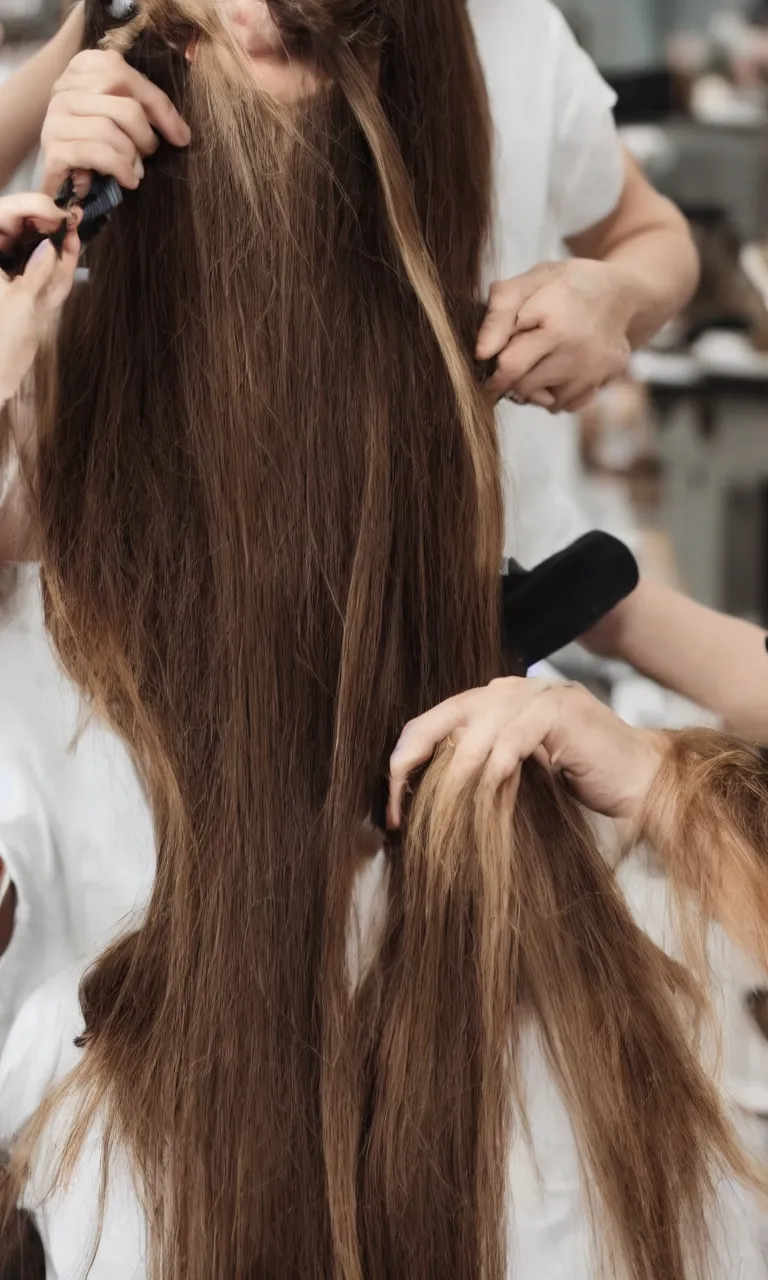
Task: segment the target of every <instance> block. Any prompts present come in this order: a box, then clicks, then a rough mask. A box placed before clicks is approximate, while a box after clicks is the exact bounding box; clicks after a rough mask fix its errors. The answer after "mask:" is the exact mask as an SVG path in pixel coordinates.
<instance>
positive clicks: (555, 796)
mask: <svg viewBox="0 0 768 1280" xmlns="http://www.w3.org/2000/svg"><path fill="white" fill-rule="evenodd" d="M270 10H271V12H272V14H273V16H274V17H275V19H276V21H277V23H278V25H279V26H280V28H281V30H282V31H283V33H284V36H285V39H286V43H287V47H288V48H295V49H300V50H301V51H302V55H303V56H306V55H307V54H308V53H309V54H311V56H313V57H314V58H316V60H317V63H318V65H319V67H320V69H321V71H322V72H323V73H324V74H325V77H326V79H327V86H326V87H325V88H324V89H322V90H321V91H320V92H319V93H318V94H317V95H316V96H315V97H314V98H311V99H309V98H308V99H306V100H305V101H302V102H301V103H299V104H298V105H296V106H294V107H292V108H285V107H280V106H278V105H277V104H276V103H274V102H271V101H269V100H266V99H265V98H264V96H263V94H260V93H259V92H258V90H257V89H256V88H255V86H254V85H253V83H252V82H251V81H250V80H249V78H248V75H247V73H246V70H245V68H244V67H242V66H241V64H240V62H239V61H238V54H237V51H236V50H235V49H234V48H232V47H230V46H229V43H228V38H227V36H226V32H225V31H224V29H223V26H222V24H221V23H220V21H219V19H218V17H217V11H216V8H215V7H214V6H212V5H211V6H209V5H207V4H204V3H202V2H201V0H194V3H193V2H191V0H179V2H174V0H149V2H148V3H146V4H145V5H143V6H142V8H141V11H140V14H139V16H138V18H136V19H135V20H133V22H132V25H131V26H130V28H129V29H128V28H127V29H126V31H127V34H126V31H123V32H122V33H120V32H118V33H116V34H109V35H107V41H108V42H110V41H111V42H112V43H115V44H116V45H118V46H123V47H125V48H126V49H127V50H129V57H130V59H131V61H132V62H133V63H134V65H136V66H137V67H138V68H139V69H140V70H142V71H144V72H146V74H148V75H149V76H151V78H152V79H153V80H155V81H156V82H157V83H158V84H160V85H161V87H163V88H164V89H165V90H166V91H167V92H168V93H169V94H170V95H171V97H172V98H173V100H174V101H175V102H176V103H177V105H178V106H179V108H180V110H181V112H182V114H183V115H184V117H185V118H186V119H187V120H188V122H189V124H190V126H191V129H192V137H193V141H192V144H191V146H190V147H189V148H188V149H187V150H185V151H183V152H179V153H174V152H171V151H170V150H169V149H167V148H163V149H161V151H160V152H159V153H158V155H157V156H156V157H155V158H154V160H153V161H152V163H151V164H149V165H148V166H147V174H146V178H145V181H144V182H143V183H142V187H141V190H140V191H139V192H138V193H136V194H130V193H129V194H127V196H126V200H125V204H124V206H123V207H122V208H121V209H120V210H119V211H118V212H117V213H116V214H115V216H114V218H113V221H112V223H111V224H110V226H109V227H108V228H107V229H106V230H105V231H103V232H102V233H101V235H100V237H99V238H98V240H97V241H96V243H95V245H94V246H93V249H92V253H91V261H90V266H91V283H90V285H89V288H88V290H87V291H85V292H82V293H80V294H79V295H78V296H75V297H73V299H72V300H71V301H70V303H69V304H68V306H67V308H66V310H65V313H64V315H63V318H62V322H61V327H60V337H59V342H58V350H57V353H56V359H57V363H56V366H55V369H54V368H52V367H50V366H49V368H48V370H47V373H48V376H49V384H48V385H49V386H50V387H52V392H51V395H50V396H49V403H48V404H47V405H46V406H45V407H44V409H43V426H42V438H41V442H40V456H39V462H38V468H37V474H36V476H35V479H34V483H35V493H36V500H37V506H38V509H39V514H40V535H41V545H42V548H43V571H44V581H45V589H46V602H47V614H48V623H49V627H50V629H51V632H52V635H53V637H54V640H55V642H56V645H57V647H58V650H59V653H60V654H61V656H62V658H63V660H64V662H65V664H66V665H67V667H68V669H69V671H70V673H71V674H72V676H73V677H74V679H75V680H76V681H77V682H78V683H79V684H80V685H81V687H82V688H83V689H84V690H85V691H86V693H87V694H88V696H89V697H90V698H91V699H92V700H93V702H94V703H95V705H96V706H98V707H99V708H100V709H101V710H102V711H103V712H104V713H105V714H106V715H107V716H108V717H109V719H110V721H111V723H112V724H113V725H114V726H115V728H116V729H117V731H118V732H119V733H120V734H121V735H122V736H123V737H124V739H125V740H126V742H127V743H128V745H129V746H130V748H131V749H132V751H133V752H134V754H135V757H136V759H137V761H138V762H139V765H140V768H141V770H142V773H143V776H144V778H145V780H146V784H147V789H148V793H149V796H150V799H151V803H152V808H153V814H154V821H155V830H156V837H157V849H158V864H157V879H156V884H155V887H154V892H153V895H152V899H151V902H150V906H149V910H148V913H147V917H146V920H145V921H144V923H143V925H142V927H141V928H140V929H139V930H138V931H137V932H136V933H135V934H133V935H131V936H130V937H127V938H125V939H123V940H121V941H120V942H118V943H117V944H116V945H115V946H113V947H112V948H111V949H110V950H109V951H108V952H107V953H106V954H105V955H104V956H102V957H101V959H100V960H99V961H98V962H97V963H96V965H95V966H94V967H93V969H92V970H91V972H90V973H89V974H88V976H87V978H86V980H85V982H84V984H83V988H82V992H81V998H82V1004H83V1010H84V1014H85V1020H86V1028H87V1030H86V1036H85V1052H84V1055H83V1060H82V1064H81V1066H80V1067H79V1068H78V1071H77V1072H76V1074H75V1077H74V1078H73V1079H72V1080H70V1081H68V1082H67V1083H66V1085H65V1088H64V1092H63V1095H61V1096H59V1097H58V1098H56V1099H54V1101H53V1102H51V1103H50V1104H49V1106H48V1108H47V1109H44V1110H43V1111H42V1112H41V1113H40V1114H39V1115H38V1117H37V1118H36V1120H35V1122H33V1125H32V1127H31V1130H30V1131H29V1133H28V1135H27V1137H26V1140H25V1142H22V1143H21V1144H20V1146H19V1148H18V1152H17V1168H18V1169H22V1168H23V1160H24V1155H25V1153H29V1151H30V1149H31V1148H32V1147H33V1145H34V1142H35V1138H36V1136H37V1135H39V1133H40V1132H41V1130H42V1128H43V1126H44V1124H45V1122H46V1119H47V1117H48V1115H49V1113H50V1109H51V1107H52V1106H53V1105H58V1103H60V1102H61V1100H62V1097H64V1098H69V1099H70V1100H71V1099H72V1097H73V1096H76V1097H77V1098H78V1099H79V1105H78V1110H77V1113H76V1123H75V1124H74V1126H73V1129H72V1132H71V1136H70V1139H69V1141H68V1143H67V1144H66V1147H65V1149H64V1151H63V1152H62V1163H61V1167H60V1168H58V1169H57V1170H55V1171H54V1180H59V1181H65V1180H66V1178H67V1176H68V1175H69V1174H71V1173H72V1171H73V1169H74V1168H75V1166H76V1161H77V1158H78V1154H79V1152H80V1150H81V1146H82V1142H83V1140H84V1136H85V1134H86V1133H87V1132H88V1129H89V1126H90V1124H91V1123H92V1122H93V1120H94V1118H95V1116H96V1114H97V1112H98V1115H99V1117H100V1118H103V1119H104V1121H105V1125H106V1129H105V1141H104V1158H105V1160H108V1159H109V1154H110V1151H111V1150H112V1149H113V1148H114V1146H115V1144H122V1145H124V1146H125V1147H126V1148H127V1149H128V1151H129V1153H130V1155H131V1157H132V1159H133V1163H134V1167H135V1170H136V1179H137V1185H138V1187H139V1189H140V1193H141V1195H142V1198H143V1202H144V1205H145V1207H146V1212H147V1218H148V1224H149V1232H148V1238H149V1260H148V1269H149V1274H150V1276H151V1277H152V1280H161V1278H162V1280H253V1278H254V1277H265V1278H266V1277H270V1278H272V1277H277V1278H279V1280H282V1278H283V1277H286V1278H287V1277H294V1276H295V1277H301V1278H302V1280H312V1278H313V1277H316V1278H317V1280H328V1277H330V1276H334V1277H338V1278H339V1280H341V1278H343V1280H363V1277H365V1280H385V1277H397V1278H398V1280H443V1277H446V1276H450V1277H452V1278H455V1280H481V1278H482V1280H502V1278H503V1277H504V1276H505V1275H506V1274H507V1267H508V1265H511V1263H510V1259H508V1257H507V1214H506V1196H507V1164H508V1154H509V1144H510V1141H511V1140H512V1137H513V1134H514V1133H515V1132H516V1131H517V1130H518V1129H519V1128H520V1126H521V1125H522V1124H523V1115H522V1107H521V1104H520V1088H519V1084H520V1082H519V1080H518V1057H519V1054H518V1049H519V1044H520V1034H521V1029H522V1028H523V1026H524V1025H525V1024H526V1022H527V1021H533V1022H535V1023H536V1025H538V1027H539V1028H540V1032H541V1036H542V1038H543V1043H544V1045H545V1048H546V1053H547V1057H548V1060H549V1063H550V1066H551V1069H552V1071H553V1073H554V1076H555V1078H556V1080H557V1082H558V1085H559V1087H560V1089H561V1090H562V1092H563V1095H564V1097H565V1100H566V1102H567V1104H568V1106H569V1109H570V1113H571V1116H572V1118H573V1124H574V1129H575V1133H576V1138H577V1142H578V1146H579V1151H580V1155H581V1159H582V1163H583V1167H584V1172H585V1181H586V1184H587V1186H588V1188H589V1199H590V1202H591V1204H592V1205H593V1208H594V1212H595V1216H596V1219H597V1220H598V1221H599V1223H600V1230H599V1233H598V1235H599V1246H600V1251H601V1254H602V1258H603V1264H604V1269H605V1274H606V1277H611V1280H613V1277H619V1276H621V1277H626V1278H627V1280H698V1278H699V1277H703V1276H705V1275H706V1266H707V1242H708V1238H709V1233H708V1215H709V1212H710V1209H711V1207H712V1201H713V1196H714V1190H715V1186H716V1182H717V1179H718V1177H719V1176H720V1175H721V1174H722V1173H723V1172H724V1171H731V1172H735V1173H736V1174H737V1175H739V1176H744V1177H747V1176H748V1174H749V1170H748V1169H747V1167H746V1163H745V1160H744V1158H743V1157H742V1155H741V1152H740V1151H739V1149H738V1147H737V1146H736V1144H735V1141H734V1139H733V1136H732V1134H731V1132H730V1129H729V1127H728V1125H727V1123H726V1121H725V1120H724V1118H723V1115H722V1113H721V1111H720V1108H719V1104H718V1101H717V1098H716V1095H715V1093H714V1090H713V1089H712V1087H711V1086H710V1085H709V1084H708V1083H707V1081H706V1080H705V1078H704V1076H703V1075H702V1073H701V1071H700V1069H699V1067H698V1065H697V1062H696V1059H695V1056H694V1053H693V1052H692V1050H691V1048H690V1046H689V1043H688V1039H687V1036H686V1034H685V1016H686V1010H687V1009H688V1008H689V1006H690V1004H691V1000H692V998H693V994H694V993H693V991H692V987H691V983H690V981H689V980H688V978H687V976H686V974H685V973H684V971H683V970H681V969H680V968H679V967H677V966H675V965H674V964H673V963H672V962H671V961H669V960H667V959H666V958H665V957H664V956H663V955H662V954H661V953H660V952H659V951H657V950H656V949H655V948H654V947H653V946H652V945H651V943H650V942H649V941H648V940H647V939H646V938H645V937H644V936H643V935H642V934H641V933H640V932H639V931H638V930H637V929H636V928H635V926H634V925H633V923H632V921H631V917H630V915H629V912H628V910H627V907H626V905H625V903H624V902H623V900H622V898H621V897H620V895H619V894H618V892H617V890H616V887H615V885H614V883H613V880H612V878H611V876H610V874H609V871H608V869H607V868H606V866H605V864H604V862H603V860H602V858H601V856H600V854H599V852H598V850H597V848H596V846H595V843H594V840H593V838H592V835H591V833H590V831H589V829H588V827H587V825H586V823H585V821H584V819H583V817H582V816H581V814H580V812H579V810H578V808H577V807H576V806H575V805H574V804H573V803H572V802H571V800H570V799H569V798H568V797H567V795H566V794H565V793H564V792H563V791H562V790H561V789H559V788H558V787H557V786H556V784H555V783H554V782H553V781H552V779H551V778H550V777H548V776H547V775H546V774H545V773H544V772H543V771H542V770H541V769H539V768H538V767H536V766H535V765H530V766H526V768H525V769H524V770H523V772H522V776H521V778H520V780H519V783H518V784H516V785H515V786H514V787H510V788H507V789H506V790H504V791H503V792H502V793H500V794H498V795H489V794H487V792H486V790H485V789H484V788H483V787H482V786H481V785H473V786H471V787H469V788H467V789H466V790H465V791H464V792H463V793H462V794H461V795H460V796H458V797H456V796H453V795H452V794H451V789H450V785H449V781H448V780H447V778H446V768H447V761H448V758H449V757H448V754H446V753H443V754H441V755H440V756H439V757H438V758H437V759H436V760H435V762H434V763H433V765H432V766H431V767H430V769H429V770H428V771H427V772H426V774H425V776H424V778H423V780H422V781H421V783H420V785H419V787H418V788H417V789H416V792H415V795H414V798H413V802H412V807H411V811H410V814H409V815H408V819H407V822H406V825H405V829H404V834H403V838H402V840H401V841H392V842H390V846H389V849H388V860H387V864H388V869H387V876H386V891H387V907H386V914H385V919H384V923H383V926H382V933H381V936H380V938H379V939H378V947H377V948H374V954H373V956H372V957H370V958H369V960H368V962H367V963H366V965H365V966H364V967H363V970H362V971H361V972H351V971H350V966H349V948H348V943H349V930H350V911H351V901H352V893H353V886H354V882H355V876H356V873H357V871H358V866H359V863H358V858H357V856H356V848H357V845H358V835H359V831H360V827H361V824H362V823H363V821H364V819H365V817H366V815H367V814H368V812H369V811H370V806H371V799H372V794H373V791H374V788H375V784H376V780H377V778H379V777H380V776H381V774H382V773H383V772H384V771H385V770H386V762H387V760H388V757H389V753H390V750H391V748H392V745H393V743H394V741H395V740H396V738H397V736H398V734H399V731H400V729H401V727H402V725H403V723H404V722H405V721H406V720H407V719H408V718H410V717H412V716H414V715H416V714H418V713H419V712H421V711H423V710H425V709H426V708H427V707H429V706H431V705H434V704H435V703H436V702H438V701H440V700H442V699H444V698H446V697H449V696H450V695H451V694H454V693H456V692H459V691H460V690H462V689H466V688H468V687H471V686H473V685H477V684H481V683H485V682H487V681H489V680H491V679H492V678H493V677H494V676H496V675H498V674H499V673H500V671H501V666H502V663H501V655H500V649H499V645H500V628H499V598H498V597H499V592H498V577H497V574H498V567H499V563H500V559H501V552H502V528H503V521H502V504H501V492H500V465H499V457H498V448H497V442H496V430H495V423H494V417H493V411H492V408H491V406H490V405H489V404H488V403H487V401H486V399H485V397H484V396H483V394H482V391H481V389H480V388H479V387H478V385H477V383H476V381H475V377H474V369H473V364H472V359H471V355H472V347H473V337H474V335H473V327H474V317H475V312H476V303H477V300H478V298H479V296H480V272H481V259H482V254H483V251H484V247H485V243H486V238H487V234H488V225H489V217H490V172H491V166H490V145H491V144H490V126H489V121H488V111H487V103H486V100H485V94H484V87H483V83H482V77H481V75H480V71H479V68H478V64H477V57H476V53H475V49H474V45H473V40H472V35H471V30H470V27H469V21H468V17H467V12H466V8H465V5H464V2H463V0H420V3H418V4H414V3H412V0H376V2H374V0H364V2H361V0H344V2H335V0H273V2H272V3H271V4H270ZM105 28H106V23H105V21H104V15H103V13H102V11H101V10H100V8H99V7H98V6H97V5H96V4H95V3H92V4H91V5H90V7H89V13H88V31H89V39H90V41H91V42H92V43H95V42H96V41H98V40H100V39H102V38H103V37H104V35H105ZM192 35H194V36H195V37H196V38H197V43H196V49H195V57H194V60H193V62H192V64H191V66H190V65H188V64H187V62H186V60H185V58H184V50H185V48H186V46H187V43H188V41H189V39H190V37H191V36H192ZM222 51H223V52H222ZM544 515H545V513H542V518H544ZM20 1176H21V1175H20Z"/></svg>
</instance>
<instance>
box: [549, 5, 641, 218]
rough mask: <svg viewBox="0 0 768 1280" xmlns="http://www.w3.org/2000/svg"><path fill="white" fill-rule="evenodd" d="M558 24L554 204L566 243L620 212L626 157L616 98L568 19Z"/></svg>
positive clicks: (552, 170) (555, 19) (558, 19)
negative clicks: (572, 237) (578, 42)
mask: <svg viewBox="0 0 768 1280" xmlns="http://www.w3.org/2000/svg"><path fill="white" fill-rule="evenodd" d="M552 21H553V23H554V24H555V32H554V35H555V41H556V50H555V52H556V74H555V95H556V101H555V113H554V122H555V123H554V138H553V148H552V155H551V167H550V204H551V207H552V210H553V213H554V215H555V219H556V225H557V227H558V230H559V232H560V235H561V236H562V238H563V239H564V240H565V239H568V237H569V236H574V235H578V234H579V233H580V232H582V231H587V230H589V228H590V227H594V226H596V225H597V224H598V223H599V222H602V221H603V219H604V218H607V217H608V216H609V214H611V213H613V212H614V210H615V209H616V207H617V205H618V203H619V200H620V199H621V193H622V190H623V187H624V177H625V169H624V154H623V151H622V146H621V141H620V138H619V134H618V130H617V128H616V122H615V120H614V118H613V108H614V106H615V104H616V95H615V93H614V92H613V90H612V89H610V88H609V87H608V85H607V84H606V83H605V81H604V80H603V78H602V76H601V75H600V73H599V71H598V70H597V67H596V66H595V64H594V62H593V61H592V59H591V58H590V57H589V56H588V55H587V54H586V53H585V52H584V50H583V49H581V48H580V47H579V45H578V44H577V43H576V39H575V37H574V35H573V33H572V32H571V30H570V28H569V27H568V25H567V23H566V21H565V19H564V18H563V16H562V14H560V13H559V12H558V11H556V10H554V9H553V10H552Z"/></svg>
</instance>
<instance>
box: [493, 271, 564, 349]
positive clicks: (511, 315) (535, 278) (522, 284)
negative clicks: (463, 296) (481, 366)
mask: <svg viewBox="0 0 768 1280" xmlns="http://www.w3.org/2000/svg"><path fill="white" fill-rule="evenodd" d="M549 277H550V266H549V263H542V264H541V265H540V266H538V267H532V268H531V270H530V271H526V272H525V275H522V276H514V277H513V279H511V280H502V281H500V282H499V283H498V284H494V285H492V287H491V292H490V296H489V300H488V310H487V311H486V313H485V319H484V320H483V323H482V325H481V326H480V332H479V333H478V335H477V347H476V351H475V354H476V356H477V359H478V360H491V359H492V358H493V357H494V356H497V355H498V354H499V352H500V351H503V350H504V348H505V347H506V345H507V343H508V342H509V340H510V338H511V337H512V335H513V333H517V332H519V330H520V329H521V328H531V327H533V328H535V327H536V326H535V325H533V326H531V325H520V324H519V323H518V317H519V313H520V310H521V308H522V307H523V306H525V303H526V302H528V300H529V299H530V298H532V297H533V295H534V294H535V293H538V291H539V289H541V288H542V287H543V286H544V285H545V284H546V283H547V282H548V280H549Z"/></svg>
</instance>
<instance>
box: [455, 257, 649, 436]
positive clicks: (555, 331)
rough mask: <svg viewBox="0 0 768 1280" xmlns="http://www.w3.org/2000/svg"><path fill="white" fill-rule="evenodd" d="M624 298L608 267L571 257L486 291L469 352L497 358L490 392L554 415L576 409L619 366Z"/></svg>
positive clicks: (615, 271) (624, 349)
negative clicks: (485, 306) (485, 304)
mask: <svg viewBox="0 0 768 1280" xmlns="http://www.w3.org/2000/svg"><path fill="white" fill-rule="evenodd" d="M624 291H625V290H624V277H623V273H622V272H621V270H620V269H619V268H618V267H617V266H615V265H614V264H613V263H605V262H588V261H586V260H582V259H575V258H574V259H571V260H570V261H568V262H546V263H542V264H541V265H540V266H537V267H534V268H533V270H532V271H528V272H526V273H525V275H522V276H518V277H516V278H515V279H513V280H503V281H500V282H499V283H497V284H495V285H493V287H492V288H491V292H490V299H489V305H488V313H487V315H486V318H485V321H484V323H483V325H482V328H481V330H480V333H479V336H478V340H477V351H476V354H477V358H478V359H479V360H490V359H492V358H493V357H494V356H496V357H497V359H496V373H495V374H494V377H493V379H492V381H491V382H490V384H489V388H490V390H491V391H493V392H495V393H496V394H497V395H499V396H503V395H508V396H509V397H510V398H511V399H512V398H513V399H515V401H517V402H519V403H530V404H537V405H539V406H540V407H541V408H543V409H549V410H550V411H552V412H554V413H559V412H564V411H568V412H573V411H576V410H578V409H581V408H583V407H584V405H585V404H587V403H588V402H589V400H590V399H591V398H592V396H593V394H594V393H595V392H596V391H597V390H599V388H600V387H602V386H603V385H604V384H605V383H606V382H607V381H609V380H611V379H612V378H616V377H618V376H619V375H620V374H622V373H623V372H624V371H625V369H626V367H627V361H628V359H629V354H630V345H629V341H628V339H627V336H626V334H627V326H628V323H629V318H630V314H629V310H628V309H626V308H625V305H624V300H623V294H624Z"/></svg>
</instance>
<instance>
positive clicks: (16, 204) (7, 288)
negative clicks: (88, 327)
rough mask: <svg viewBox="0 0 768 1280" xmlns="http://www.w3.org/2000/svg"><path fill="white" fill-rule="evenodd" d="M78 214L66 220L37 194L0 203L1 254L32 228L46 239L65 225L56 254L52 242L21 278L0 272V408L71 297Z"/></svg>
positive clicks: (40, 250) (77, 248)
mask: <svg viewBox="0 0 768 1280" xmlns="http://www.w3.org/2000/svg"><path fill="white" fill-rule="evenodd" d="M80 217H81V212H80V210H79V209H77V210H73V211H72V212H71V213H70V214H69V215H68V217H67V215H64V214H62V211H61V209H59V208H57V206H56V205H55V204H54V202H53V200H52V199H51V198H50V196H46V195H42V194H40V193H33V194H24V195H14V196H6V197H4V198H3V199H0V252H2V251H3V250H5V249H7V248H8V247H9V246H10V245H11V244H12V243H13V241H14V240H16V239H17V238H18V237H19V236H20V235H21V234H22V233H23V231H24V229H25V227H27V226H32V227H34V229H35V230H36V231H38V232H41V233H44V234H48V233H51V232H54V231H56V230H57V229H58V228H60V227H61V224H62V221H63V220H67V221H68V226H67V232H66V235H65V237H64V242H63V245H62V247H61V250H60V252H59V251H57V249H56V248H54V246H53V244H52V243H51V241H50V240H44V241H43V242H42V244H40V245H38V247H37V249H36V250H35V252H34V253H33V255H32V257H31V258H30V260H29V262H28V263H27V267H26V270H25V271H24V273H23V275H19V276H17V277H16V278H15V280H13V281H9V280H8V279H7V277H6V276H5V275H3V273H2V272H0V405H2V404H4V403H5V402H6V401H7V400H10V399H11V398H12V397H13V396H14V395H15V394H16V392H17V391H18V389H19V387H20V385H21V383H22V380H23V378H24V376H25V375H26V374H27V373H28V372H29V369H30V368H31V366H32V361H33V360H34V358H35V355H36V354H37V349H38V346H39V344H40V341H41V338H42V336H43V334H44V332H45V330H46V328H47V326H48V325H49V324H50V322H51V320H52V319H53V317H54V315H55V314H56V312H57V311H58V309H59V307H61V305H62V303H63V302H64V301H65V299H66V298H67V296H68V295H69V291H70V289H71V288H72V281H73V280H74V276H75V267H76V266H77V259H78V256H79V253H80V241H79V239H78V235H77V225H78V222H79V221H80Z"/></svg>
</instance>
